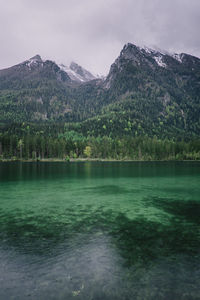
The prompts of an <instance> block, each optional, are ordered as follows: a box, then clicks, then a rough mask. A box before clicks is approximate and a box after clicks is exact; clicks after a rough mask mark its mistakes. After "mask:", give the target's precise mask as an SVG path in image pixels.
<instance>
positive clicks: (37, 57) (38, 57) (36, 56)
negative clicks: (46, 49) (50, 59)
mask: <svg viewBox="0 0 200 300" xmlns="http://www.w3.org/2000/svg"><path fill="white" fill-rule="evenodd" d="M29 60H35V61H41V62H42V58H41V56H40V55H39V54H36V55H35V56H33V57H31V58H30V59H29Z"/></svg>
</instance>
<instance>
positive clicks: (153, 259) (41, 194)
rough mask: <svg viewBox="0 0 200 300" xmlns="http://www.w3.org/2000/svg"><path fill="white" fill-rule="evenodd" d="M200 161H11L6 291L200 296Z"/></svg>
mask: <svg viewBox="0 0 200 300" xmlns="http://www.w3.org/2000/svg"><path fill="white" fill-rule="evenodd" d="M199 224H200V163H196V162H190V163H189V162H183V163H180V162H179V163H173V162H170V163H163V162H162V163H161V162H158V163H154V162H149V163H146V162H141V163H128V162H124V163H119V162H117V163H110V162H109V163H100V162H96V163H95V162H86V163H21V164H20V163H1V164H0V274H1V275H0V287H1V289H0V299H20V300H21V299H22V300H23V299H42V300H43V299H76V298H77V299H86V300H90V299H94V300H96V299H120V300H121V299H122V300H123V299H158V300H159V299H166V300H169V299H170V300H173V299H174V300H177V299H189V300H190V299H195V300H196V299H200V292H199V286H200V255H199V254H200V228H199Z"/></svg>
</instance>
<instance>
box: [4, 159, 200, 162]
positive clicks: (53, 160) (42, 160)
mask: <svg viewBox="0 0 200 300" xmlns="http://www.w3.org/2000/svg"><path fill="white" fill-rule="evenodd" d="M1 162H22V163H30V162H31V163H40V162H42V163H46V162H63V163H70V162H200V160H198V159H197V160H193V159H190V160H183V159H180V160H179V159H164V160H145V159H144V160H143V159H141V160H134V159H128V158H127V159H126V158H124V159H123V158H122V159H114V158H110V159H109V158H71V159H69V160H66V159H61V158H43V159H2V160H0V163H1Z"/></svg>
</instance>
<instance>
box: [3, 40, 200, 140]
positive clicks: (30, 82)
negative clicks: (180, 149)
mask: <svg viewBox="0 0 200 300" xmlns="http://www.w3.org/2000/svg"><path fill="white" fill-rule="evenodd" d="M67 69H68V72H69V70H71V72H75V73H76V76H77V78H78V79H77V78H76V79H77V80H73V79H72V73H71V77H70V75H69V73H67V72H66V71H67ZM73 76H74V75H73ZM84 76H85V78H84ZM199 82H200V59H199V58H197V57H195V56H192V55H189V54H185V53H182V54H169V53H167V52H165V51H158V50H154V49H151V48H148V47H139V46H136V45H134V44H131V43H127V44H126V45H125V46H124V47H123V49H122V50H121V52H120V54H119V56H118V57H117V59H116V60H115V61H114V63H113V64H112V65H111V67H110V71H109V73H108V75H107V77H106V78H105V79H101V78H97V77H95V76H94V75H92V74H91V73H90V72H89V71H87V70H85V69H84V68H82V67H81V66H79V65H77V64H76V63H72V64H71V65H70V66H69V67H66V66H64V65H62V66H60V65H57V64H56V63H55V62H52V61H49V60H46V61H43V60H42V59H41V57H40V56H39V55H36V56H34V57H32V58H30V59H29V60H27V61H25V62H23V63H21V64H18V65H16V66H13V67H10V68H8V69H3V70H1V71H0V116H1V118H0V120H1V122H12V121H14V122H26V121H30V122H36V121H37V122H38V121H41V122H42V121H49V122H79V123H80V128H82V129H81V130H82V131H83V132H84V134H87V132H90V131H91V134H94V135H104V134H105V133H106V134H107V133H108V132H109V134H111V135H112V134H114V135H116V134H120V135H128V134H129V135H145V134H147V135H149V136H154V135H156V136H158V137H162V138H165V137H169V136H170V137H173V136H177V135H178V136H185V135H187V136H189V135H197V136H199V135H200V120H199V115H200V100H199V95H200V84H199ZM74 124H75V123H74ZM105 128H106V129H105Z"/></svg>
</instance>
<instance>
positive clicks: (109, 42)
mask: <svg viewBox="0 0 200 300" xmlns="http://www.w3.org/2000/svg"><path fill="white" fill-rule="evenodd" d="M0 22H1V23H0V54H1V55H0V69H2V68H5V67H9V66H12V65H14V64H17V63H19V62H22V61H24V60H26V59H28V58H30V57H32V56H34V55H35V54H40V55H41V56H42V58H44V59H52V60H54V61H56V62H58V63H60V62H63V63H65V64H69V63H70V61H75V62H77V63H79V64H81V65H82V66H83V67H85V68H87V69H88V70H90V71H92V72H94V73H98V74H106V73H107V72H108V70H109V68H110V65H111V64H112V63H113V61H114V60H115V59H116V57H117V56H118V55H119V53H120V51H121V49H122V47H123V45H124V44H126V43H127V42H131V43H133V44H136V45H146V46H150V47H151V46H157V47H159V48H161V49H165V50H168V51H174V52H186V53H190V54H193V55H196V56H199V57H200V0H0Z"/></svg>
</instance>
